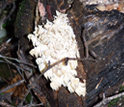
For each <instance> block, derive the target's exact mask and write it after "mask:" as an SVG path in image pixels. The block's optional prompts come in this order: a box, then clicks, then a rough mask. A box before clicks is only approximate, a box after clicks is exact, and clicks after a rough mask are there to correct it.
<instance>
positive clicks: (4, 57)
mask: <svg viewBox="0 0 124 107" xmlns="http://www.w3.org/2000/svg"><path fill="white" fill-rule="evenodd" d="M0 58H3V59H9V60H13V61H16V62H18V63H22V64H26V65H29V66H32V67H35V68H36V66H34V65H33V64H29V63H27V62H24V61H20V60H18V59H16V58H11V57H7V56H3V55H1V54H0Z"/></svg>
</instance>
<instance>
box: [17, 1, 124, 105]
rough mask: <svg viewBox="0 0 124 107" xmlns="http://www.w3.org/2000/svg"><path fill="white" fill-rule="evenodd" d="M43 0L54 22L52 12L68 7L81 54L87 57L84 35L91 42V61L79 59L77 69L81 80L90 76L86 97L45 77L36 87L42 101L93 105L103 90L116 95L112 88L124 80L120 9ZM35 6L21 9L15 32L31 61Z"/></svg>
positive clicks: (28, 3)
mask: <svg viewBox="0 0 124 107" xmlns="http://www.w3.org/2000/svg"><path fill="white" fill-rule="evenodd" d="M41 1H42V3H43V4H44V6H45V8H46V11H47V15H46V17H47V19H49V20H51V21H52V16H51V15H55V11H56V10H59V11H64V9H66V12H67V14H68V17H69V19H70V24H71V26H72V27H73V29H74V32H75V34H76V39H77V42H78V46H79V50H80V56H81V58H85V51H86V49H85V48H86V47H85V46H84V42H83V40H82V36H83V37H84V38H85V39H86V42H87V47H88V54H89V55H88V56H89V57H88V58H87V59H88V60H86V61H83V62H79V66H78V68H77V71H78V77H79V78H80V79H84V78H86V77H87V87H86V88H87V95H86V98H81V97H78V96H77V95H76V94H75V93H73V94H71V93H69V92H68V91H67V90H66V89H65V88H63V87H62V88H60V90H59V91H57V92H55V91H53V90H52V89H51V88H50V87H49V81H46V80H45V79H44V77H42V78H40V80H39V81H38V83H37V84H35V88H34V89H33V91H34V92H35V94H36V96H38V98H39V100H40V101H41V102H43V103H44V106H45V107H48V106H49V107H50V106H54V107H57V106H65V107H66V106H69V107H72V106H73V107H77V106H78V107H82V106H86V107H91V106H93V105H94V104H95V103H97V101H98V100H99V95H100V94H101V93H105V94H106V96H110V95H112V94H113V93H114V91H111V90H112V89H113V87H115V89H116V88H118V87H116V85H117V84H118V85H117V86H119V85H120V84H121V82H122V81H124V78H123V75H124V72H123V70H124V22H123V20H124V14H123V13H121V12H119V11H117V10H112V11H103V12H102V11H99V10H98V9H95V8H90V6H88V8H87V7H86V6H84V5H83V4H82V3H81V2H79V1H77V0H75V1H73V0H72V1H71V2H67V1H63V0H52V1H51V0H47V1H46V0H41ZM24 2H25V0H24ZM33 3H34V4H33ZM69 5H71V7H69ZM35 6H36V2H35V0H27V1H26V2H25V3H24V5H23V9H22V10H20V11H19V12H22V13H21V14H17V18H16V23H15V25H16V28H15V34H16V37H18V38H19V42H18V44H19V46H20V50H21V52H22V53H23V55H24V56H25V57H24V59H23V60H26V61H28V62H31V63H32V58H31V56H28V52H29V50H30V49H31V44H30V43H29V42H28V40H27V37H26V35H28V34H29V33H30V32H32V31H33V23H34V22H33V18H34V17H35V14H34V11H35ZM31 9H32V10H31ZM26 14H27V16H26ZM29 15H30V16H31V17H29ZM22 17H23V18H22ZM20 22H21V23H20ZM26 23H27V24H26ZM82 29H83V30H82ZM23 55H22V56H23ZM89 59H91V60H94V61H90V60H89ZM83 67H84V68H83ZM108 89H109V90H108Z"/></svg>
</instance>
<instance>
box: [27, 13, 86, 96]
mask: <svg viewBox="0 0 124 107" xmlns="http://www.w3.org/2000/svg"><path fill="white" fill-rule="evenodd" d="M56 14H57V16H54V21H53V22H50V21H48V20H47V22H46V24H44V25H43V26H42V25H38V26H36V27H35V31H34V32H33V34H29V35H28V38H29V40H31V41H32V43H33V46H34V48H33V49H32V50H31V51H30V54H31V55H32V56H34V57H35V58H36V63H37V64H38V67H39V70H40V72H42V71H43V70H44V69H46V68H47V67H48V66H49V65H51V64H53V63H55V62H57V61H59V60H61V59H63V58H66V57H71V58H77V57H78V58H80V55H79V51H78V46H77V42H76V39H75V34H74V32H73V29H72V27H71V26H70V25H69V19H68V17H67V14H64V13H60V12H58V11H56ZM77 65H78V62H77V61H76V60H70V61H68V64H67V65H65V63H60V64H57V65H55V66H54V67H52V68H51V69H49V70H48V71H47V72H45V73H44V77H45V78H46V79H49V80H50V81H51V83H50V86H51V88H52V89H53V90H58V89H59V87H61V86H64V87H67V89H68V90H69V92H71V93H72V92H76V93H77V95H79V96H81V95H83V96H85V94H86V81H85V80H84V82H83V83H82V82H80V80H79V78H77V77H76V76H77V71H76V70H75V69H76V67H77Z"/></svg>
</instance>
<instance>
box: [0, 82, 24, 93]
mask: <svg viewBox="0 0 124 107" xmlns="http://www.w3.org/2000/svg"><path fill="white" fill-rule="evenodd" d="M24 81H25V80H20V81H18V82H16V83H14V84H12V85H9V86H8V87H6V88H4V89H2V90H0V93H3V92H5V91H7V90H9V89H11V88H13V87H16V86H18V85H20V84H22V83H24Z"/></svg>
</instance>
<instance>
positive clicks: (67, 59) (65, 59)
mask: <svg viewBox="0 0 124 107" xmlns="http://www.w3.org/2000/svg"><path fill="white" fill-rule="evenodd" d="M69 60H77V61H84V60H89V61H95V60H92V59H87V58H84V59H79V58H69V57H66V58H63V59H61V60H59V61H57V62H55V63H53V64H52V65H50V66H48V67H47V68H46V69H45V70H44V71H43V72H41V74H40V75H39V76H38V77H37V78H36V80H35V81H34V83H36V82H37V80H39V79H40V78H41V76H42V75H43V74H44V73H45V72H46V71H48V70H49V69H51V68H52V67H54V66H55V65H58V64H60V63H62V62H65V64H67V62H68V61H69Z"/></svg>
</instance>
